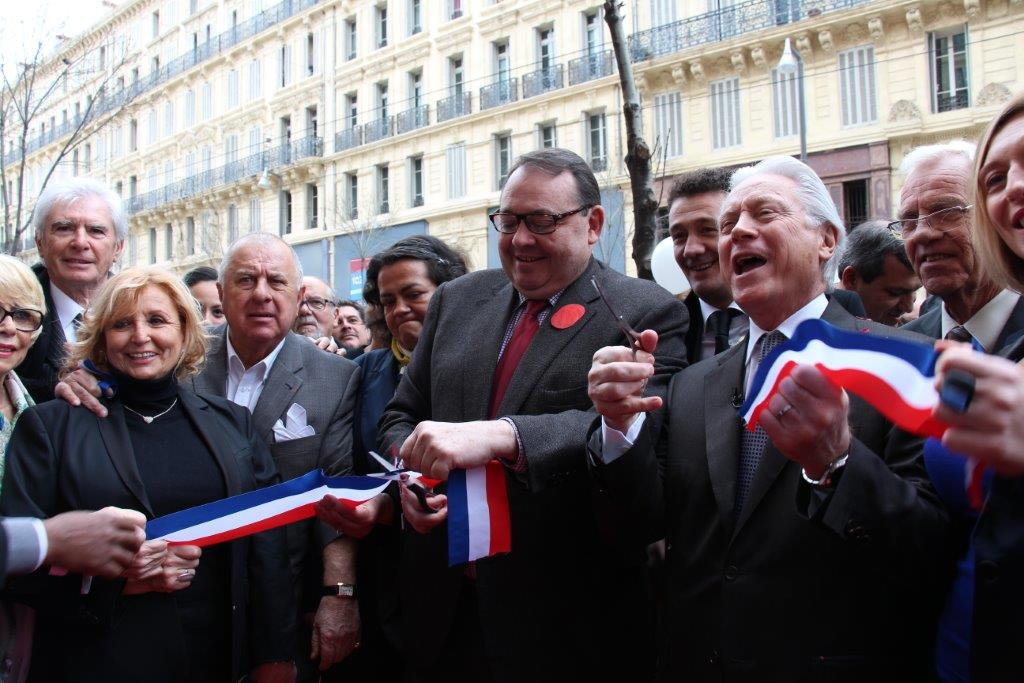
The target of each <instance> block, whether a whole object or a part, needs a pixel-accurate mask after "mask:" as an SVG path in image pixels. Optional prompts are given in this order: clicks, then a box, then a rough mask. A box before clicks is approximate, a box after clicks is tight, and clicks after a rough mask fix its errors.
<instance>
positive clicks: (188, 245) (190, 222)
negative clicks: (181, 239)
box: [167, 216, 196, 258]
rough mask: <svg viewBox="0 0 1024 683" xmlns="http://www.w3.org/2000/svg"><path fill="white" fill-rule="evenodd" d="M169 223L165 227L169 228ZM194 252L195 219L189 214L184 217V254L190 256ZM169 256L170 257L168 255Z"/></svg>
mask: <svg viewBox="0 0 1024 683" xmlns="http://www.w3.org/2000/svg"><path fill="white" fill-rule="evenodd" d="M170 228H171V225H170V223H168V224H167V229H168V230H170ZM194 253H196V219H195V218H193V217H192V216H189V217H188V218H186V219H185V255H186V256H191V255H192V254H194ZM168 258H170V257H168Z"/></svg>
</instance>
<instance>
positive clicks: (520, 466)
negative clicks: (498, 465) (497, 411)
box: [498, 417, 526, 474]
mask: <svg viewBox="0 0 1024 683" xmlns="http://www.w3.org/2000/svg"><path fill="white" fill-rule="evenodd" d="M498 419H499V420H501V421H502V422H507V423H508V424H509V426H511V427H512V433H513V434H515V435H516V449H517V451H516V459H515V462H513V463H511V464H509V461H507V460H506V461H505V464H506V465H507V466H508V467H509V468H510V469H511V470H512V471H513V472H515V473H516V474H525V473H526V451H525V450H524V449H523V439H522V437H521V436H519V427H516V423H515V422H513V421H512V418H510V417H499V418H498Z"/></svg>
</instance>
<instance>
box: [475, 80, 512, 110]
mask: <svg viewBox="0 0 1024 683" xmlns="http://www.w3.org/2000/svg"><path fill="white" fill-rule="evenodd" d="M517 81H518V79H516V78H506V79H503V80H500V81H498V82H497V83H492V84H491V85H485V86H484V87H482V88H480V111H483V110H484V109H493V108H494V107H500V106H501V105H503V104H510V103H512V102H515V101H516V100H518V99H519V88H518V87H517V86H518V82H517Z"/></svg>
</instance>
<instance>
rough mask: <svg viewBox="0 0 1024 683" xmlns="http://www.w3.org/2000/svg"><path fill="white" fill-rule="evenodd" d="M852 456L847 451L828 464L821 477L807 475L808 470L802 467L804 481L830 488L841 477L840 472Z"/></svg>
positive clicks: (815, 486)
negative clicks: (812, 477) (813, 477)
mask: <svg viewBox="0 0 1024 683" xmlns="http://www.w3.org/2000/svg"><path fill="white" fill-rule="evenodd" d="M849 458H850V452H849V451H847V452H846V453H844V454H843V455H841V456H840V457H838V458H836V459H835V460H833V461H832V462H830V463H829V464H828V467H826V468H825V471H824V472H822V474H821V478H820V479H811V478H810V477H808V476H807V470H805V469H803V468H801V469H800V474H801V475H803V478H804V481H806V482H807V483H808V484H810V485H811V486H813V487H814V488H816V489H830V488H832V487H833V486H834V485H835V483H836V479H838V478H839V474H840V473H841V472H842V471H843V468H844V467H846V461H847V460H848V459H849Z"/></svg>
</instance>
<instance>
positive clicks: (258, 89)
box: [249, 59, 263, 102]
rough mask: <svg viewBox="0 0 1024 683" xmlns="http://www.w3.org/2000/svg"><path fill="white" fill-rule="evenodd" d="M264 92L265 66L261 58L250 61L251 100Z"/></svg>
mask: <svg viewBox="0 0 1024 683" xmlns="http://www.w3.org/2000/svg"><path fill="white" fill-rule="evenodd" d="M262 94H263V67H262V64H261V62H260V60H259V59H254V60H252V61H251V62H249V101H250V102H252V101H253V100H255V99H256V98H257V97H260V96H262Z"/></svg>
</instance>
